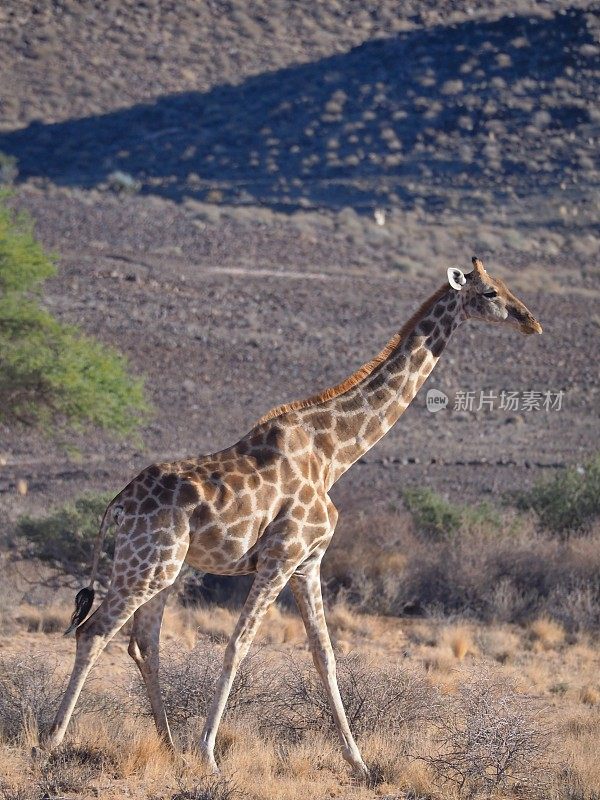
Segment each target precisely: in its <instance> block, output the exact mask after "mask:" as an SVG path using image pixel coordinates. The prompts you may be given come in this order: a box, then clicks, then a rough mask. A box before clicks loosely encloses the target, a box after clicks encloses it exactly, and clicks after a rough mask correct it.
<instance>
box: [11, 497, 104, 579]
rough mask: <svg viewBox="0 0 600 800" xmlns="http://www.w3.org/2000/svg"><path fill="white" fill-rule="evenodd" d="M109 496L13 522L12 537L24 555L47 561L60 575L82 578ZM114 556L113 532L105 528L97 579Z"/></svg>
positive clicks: (87, 571) (84, 575)
mask: <svg viewBox="0 0 600 800" xmlns="http://www.w3.org/2000/svg"><path fill="white" fill-rule="evenodd" d="M111 499H112V495H110V494H87V495H83V496H82V497H79V498H78V499H77V500H75V501H73V502H71V503H67V504H65V505H64V506H61V507H60V508H57V509H56V510H54V511H53V512H51V513H50V514H49V515H48V516H46V517H42V518H34V517H29V516H23V517H21V518H20V519H19V521H18V522H17V527H16V531H15V535H16V537H17V540H18V542H19V544H24V545H25V547H26V549H27V552H28V555H30V556H31V557H32V558H38V559H40V560H41V561H45V562H48V563H50V564H52V566H54V567H57V568H59V569H60V570H61V571H62V572H65V573H66V574H68V575H72V576H73V577H75V578H77V579H82V578H84V577H86V576H88V575H89V571H90V567H91V563H92V553H93V549H94V541H95V539H96V535H97V534H98V530H99V527H100V520H101V519H102V515H103V514H104V511H105V509H106V506H107V505H108V503H109V502H110V500H111ZM113 555H114V533H113V529H109V530H108V532H107V534H106V539H105V541H104V547H103V548H102V554H101V557H100V565H99V578H100V580H101V581H102V579H103V577H104V578H106V577H107V576H108V574H109V572H110V564H111V562H112V557H113Z"/></svg>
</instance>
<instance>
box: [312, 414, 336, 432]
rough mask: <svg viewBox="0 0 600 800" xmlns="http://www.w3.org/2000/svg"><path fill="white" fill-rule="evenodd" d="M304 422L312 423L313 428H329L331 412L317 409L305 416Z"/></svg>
mask: <svg viewBox="0 0 600 800" xmlns="http://www.w3.org/2000/svg"><path fill="white" fill-rule="evenodd" d="M306 422H307V423H308V424H309V425H312V426H313V428H315V430H329V429H330V428H331V426H332V424H333V423H332V419H331V413H330V412H329V411H317V412H315V413H314V414H309V415H308V416H307V417H306Z"/></svg>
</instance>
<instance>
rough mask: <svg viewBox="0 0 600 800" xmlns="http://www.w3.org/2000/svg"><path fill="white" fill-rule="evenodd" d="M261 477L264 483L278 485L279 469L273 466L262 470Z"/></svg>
mask: <svg viewBox="0 0 600 800" xmlns="http://www.w3.org/2000/svg"><path fill="white" fill-rule="evenodd" d="M260 476H261V478H262V479H263V481H267V483H277V482H278V481H279V473H278V470H277V467H275V466H273V465H271V466H269V467H267V468H266V469H265V468H262V469H261V471H260Z"/></svg>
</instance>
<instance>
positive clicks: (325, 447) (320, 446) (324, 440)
mask: <svg viewBox="0 0 600 800" xmlns="http://www.w3.org/2000/svg"><path fill="white" fill-rule="evenodd" d="M315 448H316V449H317V450H320V451H321V452H322V453H323V455H324V456H325V458H331V456H332V455H333V451H334V450H335V442H334V440H333V437H332V435H331V434H330V433H318V434H317V435H316V436H315Z"/></svg>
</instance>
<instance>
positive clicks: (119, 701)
mask: <svg viewBox="0 0 600 800" xmlns="http://www.w3.org/2000/svg"><path fill="white" fill-rule="evenodd" d="M20 612H21V613H20V614H19V618H20V620H21V621H20V623H19V624H20V625H21V626H22V628H21V630H22V633H21V634H20V635H19V637H18V638H17V637H14V636H11V637H5V639H4V640H3V642H2V644H3V646H4V649H5V651H6V646H8V647H9V648H11V649H12V650H13V651H15V650H16V651H20V652H21V653H23V649H24V648H26V649H27V651H28V652H29V651H37V652H40V651H43V650H45V651H46V653H47V654H49V653H51V654H53V656H52V658H53V660H56V661H57V663H58V664H59V669H58V670H56V671H55V672H56V677H53V676H54V673H52V674H48V668H47V666H46V665H44V670H42V673H40V675H38V677H37V678H35V676H34V679H32V680H23V675H24V674H25V672H24V671H23V669H21V668H20V667H19V664H21V665H22V664H23V663H24V659H23V655H21V657H20V658H19V657H18V656H17V655H16V654H14V655H13V656H10V657H9V656H7V655H4V656H3V657H0V664H3V665H4V672H3V673H2V674H3V675H5V676H6V675H8V676H13V675H14V676H17V677H18V680H17V686H20V687H21V688H20V690H19V691H20V692H21V694H24V696H25V700H26V702H25V705H27V703H33V707H34V708H33V710H34V712H35V713H34V714H33V716H32V715H31V714H30V715H29V716H28V714H27V713H25V714H21V712H18V713H16V714H15V713H14V711H13V712H11V715H12V716H11V715H9V719H10V720H12V722H11V726H12V727H11V728H10V736H9V738H5V740H4V743H0V774H2V776H3V778H2V780H3V784H2V786H1V787H0V798H2V800H4V798H6V799H7V800H25V798H27V800H29V798H30V797H32V796H33V795H32V791H33V792H34V794H35V793H37V794H39V796H40V797H41V796H43V794H44V792H47V793H48V795H49V796H50V797H52V796H61V797H63V796H64V797H75V796H77V797H80V796H81V797H86V796H88V795H90V796H91V795H95V796H98V797H100V798H106V800H115V798H117V797H123V796H125V795H127V796H131V797H132V798H133V800H142V799H143V798H144V799H145V798H148V797H152V798H153V800H173V798H179V800H241V798H242V797H244V798H247V800H280V798H286V799H287V798H289V799H290V800H323V798H324V797H344V798H346V797H347V798H351V799H352V800H374V799H375V798H377V797H386V796H387V797H401V796H404V795H406V796H407V797H430V798H433V797H435V798H436V800H450V799H451V798H455V797H458V796H459V795H460V794H461V792H462V794H463V795H465V796H467V795H468V794H469V793H472V792H474V791H475V790H476V789H477V787H478V786H479V789H481V786H483V785H484V784H485V785H487V783H486V781H489V778H488V777H486V776H487V775H488V773H487V772H486V773H485V775H484V777H483V778H482V777H481V775H479V777H476V776H475V777H473V776H472V775H470V776H469V777H468V781H467V782H465V785H464V787H463V788H462V790H459V787H457V786H456V785H455V784H452V783H451V782H450V783H449V782H448V781H447V775H448V774H449V773H447V772H446V773H444V771H443V770H441V771H440V769H439V763H438V764H436V762H435V758H436V757H438V756H439V754H440V746H441V745H440V739H439V733H438V731H439V728H438V725H439V722H440V720H446V723H448V720H454V724H455V732H457V731H458V732H459V733H460V732H462V731H463V730H464V728H463V727H461V726H462V724H463V723H464V721H465V720H467V719H468V714H469V713H470V714H472V715H474V717H473V719H474V720H477V719H479V721H480V722H481V720H482V719H483V717H482V716H481V714H483V710H485V711H486V712H488V711H489V709H490V707H491V706H493V702H492V700H493V697H494V696H496V697H497V698H498V703H499V704H500V705H499V707H500V708H501V709H504V710H505V711H506V709H508V710H509V711H510V709H513V708H516V709H517V711H519V713H522V714H523V715H524V716H523V717H519V716H518V714H517V715H516V716H515V714H512V716H510V714H505V717H506V718H507V719H508V717H510V720H509V721H510V723H511V726H512V728H511V730H515V729H518V730H520V731H521V732H523V731H525V734H524V735H523V736H522V737H521V739H520V740H519V742H520V746H524V745H527V743H528V741H529V740H530V739H531V737H530V736H529V733H528V731H529V728H528V727H527V725H529V724H530V722H531V720H530V717H529V716H528V715H529V714H530V712H532V713H533V712H534V711H535V709H537V708H538V703H539V702H541V703H542V705H546V706H547V707H548V708H549V713H550V717H549V721H550V727H551V728H552V729H554V731H555V736H554V735H550V734H549V735H548V737H547V738H546V737H545V734H544V736H543V737H542V739H543V741H542V742H541V744H547V746H548V747H549V748H550V753H551V754H552V759H550V765H549V767H548V770H547V775H546V778H547V781H546V783H545V784H544V789H543V792H542V788H540V787H541V783H542V782H540V781H538V782H537V783H536V782H535V781H534V782H533V783H532V782H531V781H530V785H529V786H528V788H527V792H528V793H529V795H528V796H529V797H534V798H535V800H548V798H549V797H552V798H556V800H566V799H567V798H568V800H573V798H578V799H580V800H592V799H593V798H594V794H593V792H594V791H597V787H598V786H600V773H599V771H598V770H599V768H598V765H597V758H596V752H597V742H598V739H599V737H600V702H599V699H600V687H599V685H598V675H597V664H598V658H599V656H598V644H597V642H595V641H594V640H592V639H589V638H586V637H585V636H584V635H580V636H579V637H577V639H576V640H575V639H574V638H573V637H570V638H569V637H565V636H564V635H562V636H561V629H560V628H558V631H557V629H556V627H555V626H554V625H553V624H552V625H548V624H547V623H548V620H545V619H542V620H536V622H535V624H532V625H530V626H528V627H525V628H519V627H515V626H510V625H501V626H496V627H490V626H481V625H477V624H475V623H472V622H460V621H455V622H452V623H447V622H443V621H441V620H437V619H432V620H427V619H420V620H413V621H410V620H403V621H400V620H394V619H391V618H390V619H385V618H382V617H377V616H374V615H363V614H360V613H357V612H356V610H355V609H353V608H352V607H351V606H349V605H347V604H340V605H338V606H334V607H333V608H331V609H330V610H329V612H328V616H329V619H330V622H331V628H332V634H333V638H334V640H335V641H338V642H340V641H342V642H344V643H345V645H346V646H347V647H348V648H349V649H350V650H351V651H352V652H351V654H350V655H349V656H346V657H344V656H341V655H339V656H338V664H339V670H338V671H339V682H340V686H341V691H342V694H343V696H344V701H345V704H346V707H347V709H348V715H349V717H350V719H351V725H352V727H353V729H354V731H355V733H356V736H357V739H358V741H359V744H360V746H361V749H362V752H363V755H364V758H365V760H366V761H367V763H368V765H369V767H370V769H371V778H372V780H371V784H370V786H361V785H356V784H354V783H353V781H352V779H351V777H350V775H349V773H348V770H347V766H346V764H345V762H344V761H343V759H342V758H341V755H340V751H339V745H338V742H337V738H336V736H335V735H334V733H333V730H332V727H331V720H330V716H329V712H328V708H327V703H326V701H325V698H324V695H323V692H322V689H321V687H320V684H319V681H318V678H317V675H316V672H315V670H314V667H313V666H312V662H311V659H310V657H309V655H308V652H307V649H306V643H305V637H304V634H303V631H302V625H301V622H300V619H299V618H298V616H297V615H295V614H292V613H290V612H288V611H283V610H281V609H275V611H274V612H272V613H271V614H270V615H269V616H268V618H267V620H266V624H265V628H264V630H263V631H262V645H261V646H259V647H258V648H255V649H254V651H253V652H254V653H255V656H254V658H253V659H250V661H248V662H246V663H245V665H244V666H243V667H242V670H241V675H240V680H239V682H238V684H237V685H236V687H235V688H234V691H233V694H232V702H231V705H230V707H229V709H228V715H227V717H226V719H225V721H224V724H223V726H222V728H221V731H220V735H219V738H218V742H217V751H218V752H217V757H218V760H219V762H220V764H221V767H222V770H223V778H222V779H221V780H220V781H215V779H214V778H212V777H211V776H209V775H207V774H206V773H205V771H204V769H203V767H202V764H201V763H200V761H199V757H198V754H197V751H196V746H197V741H198V737H199V735H200V730H201V726H202V721H203V714H204V713H205V708H206V702H207V700H208V699H209V698H210V695H211V693H212V689H213V687H214V681H215V680H216V677H217V674H218V671H219V668H220V662H221V658H222V653H223V647H224V645H223V640H224V638H225V636H226V635H227V634H228V633H229V631H230V630H231V629H232V628H233V625H234V624H235V619H236V617H237V612H236V611H231V610H228V609H218V608H205V609H180V608H177V606H173V607H172V608H170V609H169V610H168V613H167V618H166V621H165V631H164V638H165V640H166V646H165V652H164V656H163V659H162V664H163V667H162V671H163V684H164V690H165V695H166V701H167V706H168V708H169V712H170V717H171V721H172V727H173V731H174V735H175V738H176V741H177V743H178V748H179V750H180V752H181V757H177V758H173V757H172V756H171V755H170V754H169V753H168V752H167V751H166V750H165V749H164V747H163V746H162V744H161V742H160V740H159V739H158V737H157V736H156V734H155V732H154V727H153V724H152V721H151V719H150V718H149V717H147V716H140V713H139V712H140V711H142V710H144V712H145V713H146V711H147V701H146V700H145V697H144V690H143V687H142V685H141V682H140V680H139V676H138V675H137V671H136V670H135V668H134V666H133V664H132V662H131V661H130V660H129V659H128V658H127V656H126V642H127V638H126V636H124V635H123V636H119V637H117V639H116V640H115V643H114V644H113V645H112V646H111V650H110V653H109V654H107V655H106V654H105V655H104V656H103V658H102V660H101V662H100V663H101V664H102V665H103V666H104V670H103V672H105V673H106V671H107V670H112V673H109V674H105V675H104V676H103V677H104V678H105V679H106V680H105V682H104V685H105V686H108V685H109V684H110V685H111V688H110V690H108V689H106V690H105V694H104V695H98V694H96V695H95V696H94V695H92V696H91V697H89V698H88V700H85V698H84V703H83V706H82V711H83V713H81V714H80V716H79V717H78V718H77V720H76V721H75V723H74V724H73V725H72V727H71V728H70V730H69V733H68V736H67V740H66V743H65V745H64V746H63V748H61V750H60V751H59V753H58V754H57V755H56V756H54V757H53V758H52V760H46V761H43V760H42V761H39V762H32V761H31V760H30V758H29V749H30V747H31V744H34V743H35V742H36V741H37V729H38V728H37V726H38V724H39V725H40V726H41V727H42V728H43V727H45V726H47V725H48V722H49V717H50V715H51V712H53V711H54V708H55V705H56V700H57V696H56V694H57V691H58V689H60V688H62V680H63V673H64V672H65V669H68V667H69V666H70V657H68V656H67V655H66V654H65V648H64V644H63V642H64V640H63V639H62V637H61V636H60V634H58V633H55V632H49V633H45V632H44V627H43V626H37V625H36V626H33V625H31V624H30V622H31V620H30V617H29V612H30V609H23V608H21V609H20ZM25 612H26V613H25ZM52 613H54V611H52ZM36 618H37V617H36ZM39 618H43V613H42V612H40V617H39ZM186 637H187V638H186ZM182 642H183V644H184V646H183V648H182V646H181V643H182ZM34 644H35V647H34V646H33V645H34ZM69 649H70V648H69ZM0 652H2V650H0ZM7 659H8V660H7ZM40 661H43V659H38V662H36V663H39V662H40ZM45 661H46V662H47V663H50V661H51V659H50V658H48V657H47V658H46V659H45ZM290 665H292V666H290ZM7 666H8V669H7V668H6V667H7ZM36 675H37V673H36ZM486 675H488V676H491V677H490V680H491V681H492V684H493V686H494V687H495V688H494V690H493V691H494V692H496V695H494V694H493V692H492V694H490V691H488V690H486V692H484V693H481V692H480V693H479V695H477V692H476V691H475V689H474V687H475V686H476V685H478V684H481V681H482V680H484V679H485V676H486ZM30 677H31V676H30ZM132 681H133V682H134V683H135V685H136V686H137V687H138V688H137V689H136V691H135V692H134V693H133V694H129V695H128V694H127V693H126V692H125V689H121V688H120V687H121V686H123V687H126V686H127V685H128V684H130V683H131V682H132ZM563 685H564V686H566V688H565V689H564V690H562V689H561V690H560V691H558V690H557V687H558V686H563ZM5 689H6V687H5ZM46 695H50V697H49V699H48V700H46V699H45V697H46ZM8 696H13V697H14V692H13V694H12V695H10V693H7V692H6V691H4V692H3V703H4V705H5V706H6V703H7V699H6V698H7V697H8ZM476 696H479V697H480V698H481V697H483V699H484V701H485V702H481V703H479V704H478V702H477V701H476V700H475V698H476ZM530 696H535V698H537V699H531V697H530ZM494 702H496V701H494ZM461 703H462V705H461ZM511 704H512V705H511ZM40 706H41V708H42V710H43V713H41V714H40ZM97 707H101V708H104V707H105V708H106V709H107V710H108V711H109V712H110V713H109V714H106V713H103V712H101V713H92V709H93V708H97ZM36 708H37V709H38V710H37V711H36ZM494 708H495V706H494ZM469 709H470V710H469ZM511 713H512V712H511ZM2 714H3V716H4V717H5V719H4V724H5V726H6V714H7V710H6V708H5V709H4V711H3V712H2ZM453 714H454V716H452V715H453ZM517 717H518V719H517ZM501 718H502V715H501V714H500V713H499V712H498V713H496V711H493V709H492V713H491V716H490V719H491V720H492V721H498V720H499V719H501ZM35 720H37V724H36V722H35ZM515 720H516V722H515ZM528 720H529V721H528ZM517 722H518V723H519V724H518V725H517ZM474 724H475V722H473V723H471V725H474ZM523 725H525V728H523ZM519 726H520V727H519ZM5 729H6V728H5ZM484 729H485V730H486V731H489V724H488V723H487V722H486V723H485V725H484ZM531 730H532V732H533V741H534V743H535V741H536V738H535V737H536V736H537V735H538V734H539V731H538V732H537V733H536V730H537V729H536V728H535V726H534V727H533V728H532V729H531ZM486 741H487V740H486ZM486 747H488V750H487V751H486V752H487V753H488V756H487V757H488V758H492V760H493V758H494V757H497V752H496V751H494V749H493V747H492V743H491V742H488V744H487V745H486ZM489 748H491V750H490V749H489ZM525 750H526V751H527V748H525ZM456 752H458V751H456ZM462 752H463V754H464V753H466V755H464V756H462V757H464V758H466V759H467V761H468V759H469V758H470V757H471V751H470V750H469V749H468V748H467V749H466V750H465V748H464V743H463V750H462ZM490 753H491V756H490ZM495 753H496V755H494V754H495ZM540 753H541V750H540ZM457 757H458V756H456V754H455V756H453V759H454V761H456V758H457ZM482 759H483V756H482V753H481V752H479V751H478V755H477V763H479V762H480V761H482ZM538 761H539V763H541V761H540V759H539V758H538ZM462 763H463V767H464V763H466V762H464V761H463V762H462ZM520 763H525V765H527V763H528V762H527V760H526V759H525V761H524V762H520ZM519 769H522V767H519ZM450 772H451V771H450ZM528 772H531V774H533V773H534V772H535V769H533V770H529V769H528ZM453 774H456V772H455V773H453ZM536 780H537V778H536ZM478 781H479V783H478ZM534 783H536V785H533V784H534ZM538 784H539V786H538ZM519 785H520V784H519V781H518V780H512V782H509V783H508V784H506V786H505V787H504V789H503V791H504V792H505V794H506V792H508V795H506V796H511V797H513V796H515V797H516V796H520V793H521V794H522V791H525V789H524V784H523V786H522V787H521V789H519ZM536 786H538V788H536ZM468 787H470V788H468ZM486 791H487V790H486ZM544 792H545V794H544Z"/></svg>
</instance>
